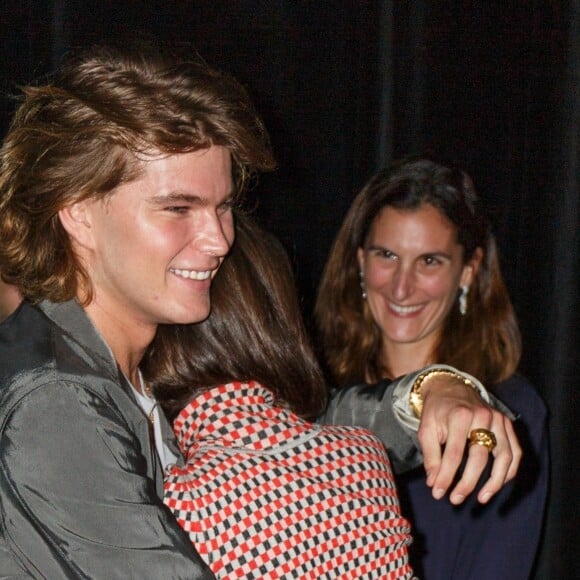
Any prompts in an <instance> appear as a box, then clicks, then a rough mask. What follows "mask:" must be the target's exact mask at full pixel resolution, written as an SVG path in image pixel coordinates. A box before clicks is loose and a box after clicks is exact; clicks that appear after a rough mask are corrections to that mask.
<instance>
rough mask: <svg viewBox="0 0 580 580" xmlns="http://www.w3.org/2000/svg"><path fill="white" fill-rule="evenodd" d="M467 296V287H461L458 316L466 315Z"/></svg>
mask: <svg viewBox="0 0 580 580" xmlns="http://www.w3.org/2000/svg"><path fill="white" fill-rule="evenodd" d="M468 294H469V286H468V285H467V284H465V285H464V286H461V294H460V295H459V314H461V316H465V315H466V314H467V295H468Z"/></svg>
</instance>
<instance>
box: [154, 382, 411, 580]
mask: <svg viewBox="0 0 580 580" xmlns="http://www.w3.org/2000/svg"><path fill="white" fill-rule="evenodd" d="M174 431H175V434H176V436H177V439H178V441H179V444H180V447H181V450H182V452H183V454H184V456H185V459H186V465H185V467H177V466H171V467H170V468H168V472H167V474H166V480H165V503H166V504H167V506H168V507H169V508H170V509H171V510H172V511H173V513H174V514H175V516H176V517H177V519H178V521H179V523H180V524H181V526H182V527H183V528H184V530H185V531H186V532H187V533H188V534H189V536H190V538H191V541H192V542H193V544H194V545H195V547H196V548H197V550H198V551H199V553H200V554H201V556H202V557H203V558H204V559H205V560H206V561H207V562H208V564H209V565H210V567H211V569H212V570H213V572H214V574H215V575H216V577H217V578H228V579H235V578H244V579H256V580H258V579H260V580H274V579H279V578H300V579H302V580H307V579H312V580H314V579H316V580H346V579H353V580H354V579H356V580H361V579H365V578H366V579H369V580H370V579H373V580H377V579H388V578H412V577H413V574H412V571H411V568H410V566H409V562H408V557H407V546H408V545H409V543H410V542H411V536H410V528H409V524H408V522H407V521H406V520H405V519H404V518H403V517H402V516H401V512H400V509H399V502H398V499H397V495H396V490H395V486H394V483H393V476H392V472H391V467H390V463H389V460H388V457H387V454H386V452H385V450H384V448H383V445H382V443H381V442H380V441H379V440H378V439H377V438H376V437H375V436H374V435H373V434H372V433H370V432H369V431H367V430H365V429H361V428H358V427H337V426H320V425H315V424H311V423H308V422H306V421H304V420H302V419H300V418H299V417H297V416H296V415H295V414H293V413H292V412H290V411H288V410H287V409H283V408H280V407H277V406H275V404H274V397H273V395H272V393H271V391H269V390H268V389H266V388H264V387H262V386H261V385H259V384H258V383H255V382H249V383H231V384H228V385H221V386H219V387H216V388H213V389H211V390H208V391H207V392H205V393H203V394H202V395H200V396H199V397H197V398H196V399H194V400H193V401H192V402H191V403H190V404H189V405H188V406H187V407H186V408H185V409H183V411H182V412H181V413H180V414H179V416H178V417H177V418H176V420H175V422H174Z"/></svg>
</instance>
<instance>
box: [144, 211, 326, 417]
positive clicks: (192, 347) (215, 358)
mask: <svg viewBox="0 0 580 580" xmlns="http://www.w3.org/2000/svg"><path fill="white" fill-rule="evenodd" d="M144 368H145V372H146V375H147V376H148V377H149V378H150V380H152V382H153V384H154V388H155V393H156V396H157V397H158V400H159V401H160V402H161V404H162V405H164V408H165V409H166V410H167V412H168V414H169V415H170V416H174V415H175V413H177V412H178V411H179V410H180V409H181V408H182V407H183V406H184V404H185V403H186V402H187V401H188V400H189V399H190V398H191V397H192V395H193V394H194V393H195V392H196V391H198V390H204V389H206V388H208V387H211V386H215V385H218V384H224V383H228V382H232V381H245V380H246V381H247V380H256V381H258V382H260V383H262V384H263V385H264V386H266V387H268V388H269V389H271V390H272V391H273V392H274V394H275V395H276V398H277V400H278V402H279V403H280V404H284V405H287V406H289V407H290V408H292V409H293V410H294V411H295V412H297V413H299V414H300V415H303V416H306V417H314V416H316V415H318V414H319V413H320V412H321V411H322V409H323V408H324V404H325V402H326V389H325V386H324V381H323V377H322V374H321V371H320V368H319V366H318V363H317V360H316V358H315V355H314V353H313V351H312V349H311V346H310V342H309V338H308V335H307V332H306V330H305V327H304V324H303V321H302V316H301V312H300V307H299V304H298V299H297V295H296V287H295V283H294V278H293V273H292V268H291V265H290V261H289V259H288V255H287V253H286V251H285V250H284V248H283V247H282V245H281V244H280V242H279V241H278V240H277V239H276V238H274V237H273V236H272V235H270V234H268V233H267V232H265V231H264V230H262V229H261V228H259V227H258V226H257V225H256V224H255V223H253V222H252V221H251V220H250V219H249V218H248V217H246V216H243V215H240V216H238V219H237V223H236V241H235V244H234V247H233V249H232V252H231V254H230V255H229V256H228V257H227V258H226V259H225V261H224V263H223V265H222V267H221V268H220V271H219V272H218V274H217V276H216V279H215V280H214V282H213V285H212V311H211V314H210V316H209V317H208V318H207V319H206V320H205V321H203V322H201V323H199V324H194V325H188V326H167V327H161V328H160V329H159V331H158V334H157V337H156V339H155V341H154V343H153V345H152V348H151V350H150V353H149V355H148V357H147V360H146V364H145V367H144Z"/></svg>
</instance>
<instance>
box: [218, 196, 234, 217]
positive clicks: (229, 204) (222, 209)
mask: <svg viewBox="0 0 580 580" xmlns="http://www.w3.org/2000/svg"><path fill="white" fill-rule="evenodd" d="M235 205H236V202H235V201H234V200H233V199H228V200H227V201H224V202H223V203H222V204H220V206H219V208H218V212H219V213H220V214H224V213H227V212H228V211H230V210H232V209H233V208H234V206H235Z"/></svg>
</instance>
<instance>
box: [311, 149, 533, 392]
mask: <svg viewBox="0 0 580 580" xmlns="http://www.w3.org/2000/svg"><path fill="white" fill-rule="evenodd" d="M423 204H428V205H431V206H433V207H435V208H437V209H438V210H439V211H440V212H441V213H442V214H443V215H444V216H446V217H447V219H448V220H449V221H450V222H451V223H452V224H454V225H455V227H456V229H457V241H458V243H459V244H460V245H461V246H463V250H464V251H463V259H464V263H467V262H468V261H469V260H470V259H471V258H472V257H473V255H474V252H475V251H476V249H477V248H481V249H482V250H483V260H482V263H481V264H480V267H479V269H478V271H477V275H476V279H475V280H474V283H473V284H472V286H471V288H470V292H469V297H468V308H467V314H466V315H465V316H461V315H460V314H459V309H458V308H452V309H451V311H450V312H449V314H448V316H447V319H446V320H445V323H444V328H443V332H442V333H441V336H440V339H439V341H438V344H437V345H436V347H435V351H434V352H433V353H432V357H431V358H432V360H431V362H433V363H442V364H449V365H452V366H455V367H457V368H459V369H461V370H463V371H465V372H468V373H470V374H472V375H474V376H476V377H477V378H479V379H480V380H482V381H483V382H484V383H486V384H488V385H490V386H491V385H494V384H496V383H498V382H500V381H501V380H503V379H505V378H507V377H509V376H510V375H511V374H513V373H514V372H515V370H516V368H517V366H518V364H519V360H520V356H521V338H520V332H519V329H518V325H517V321H516V317H515V313H514V310H513V307H512V304H511V301H510V298H509V295H508V292H507V289H506V286H505V284H504V281H503V278H502V275H501V272H500V266H499V259H498V253H497V248H496V242H495V239H494V236H493V234H492V233H491V230H490V227H489V223H488V221H487V219H486V218H485V217H484V214H483V212H482V210H481V208H480V204H479V200H478V198H477V195H476V192H475V190H474V187H473V182H472V180H471V178H470V177H469V176H468V175H467V173H465V172H464V171H462V170H461V169H460V168H457V167H453V166H449V165H443V164H440V163H437V162H435V161H432V160H430V159H416V160H411V161H404V162H399V163H397V164H395V165H393V166H392V167H390V168H388V169H384V170H382V171H380V172H379V173H377V174H376V175H375V176H374V177H372V178H371V179H370V181H369V182H368V183H367V184H366V186H365V187H364V188H363V189H362V191H361V192H360V193H359V194H358V196H357V197H356V198H355V200H354V202H353V204H352V206H351V208H350V210H349V211H348V213H347V215H346V217H345V219H344V222H343V224H342V226H341V228H340V230H339V233H338V235H337V237H336V240H335V242H334V245H333V247H332V250H331V253H330V256H329V259H328V262H327V264H326V267H325V270H324V273H323V276H322V280H321V284H320V287H319V291H318V297H317V301H316V305H315V317H316V322H317V326H318V331H319V333H320V338H321V342H322V347H323V351H324V356H325V359H326V363H327V365H328V368H329V371H330V373H331V374H332V376H333V378H334V381H335V382H336V384H337V385H338V386H347V385H350V384H354V383H359V382H370V383H373V382H376V381H378V380H380V379H381V378H386V377H387V378H388V377H389V369H388V368H387V367H385V366H383V365H382V364H381V361H380V352H381V335H380V331H379V328H378V326H377V324H376V323H375V321H374V319H373V317H372V315H371V313H370V310H369V308H368V306H367V305H366V302H365V301H364V300H363V299H362V296H361V287H360V278H359V265H358V261H357V250H358V249H359V248H362V247H364V245H365V242H366V240H367V237H368V235H369V233H370V229H371V226H372V224H373V222H374V220H375V219H376V218H377V216H378V215H379V213H380V211H381V210H382V209H383V208H384V207H387V206H392V207H394V208H397V209H405V210H413V209H417V208H419V207H420V206H421V205H423ZM390 378H394V377H390Z"/></svg>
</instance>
